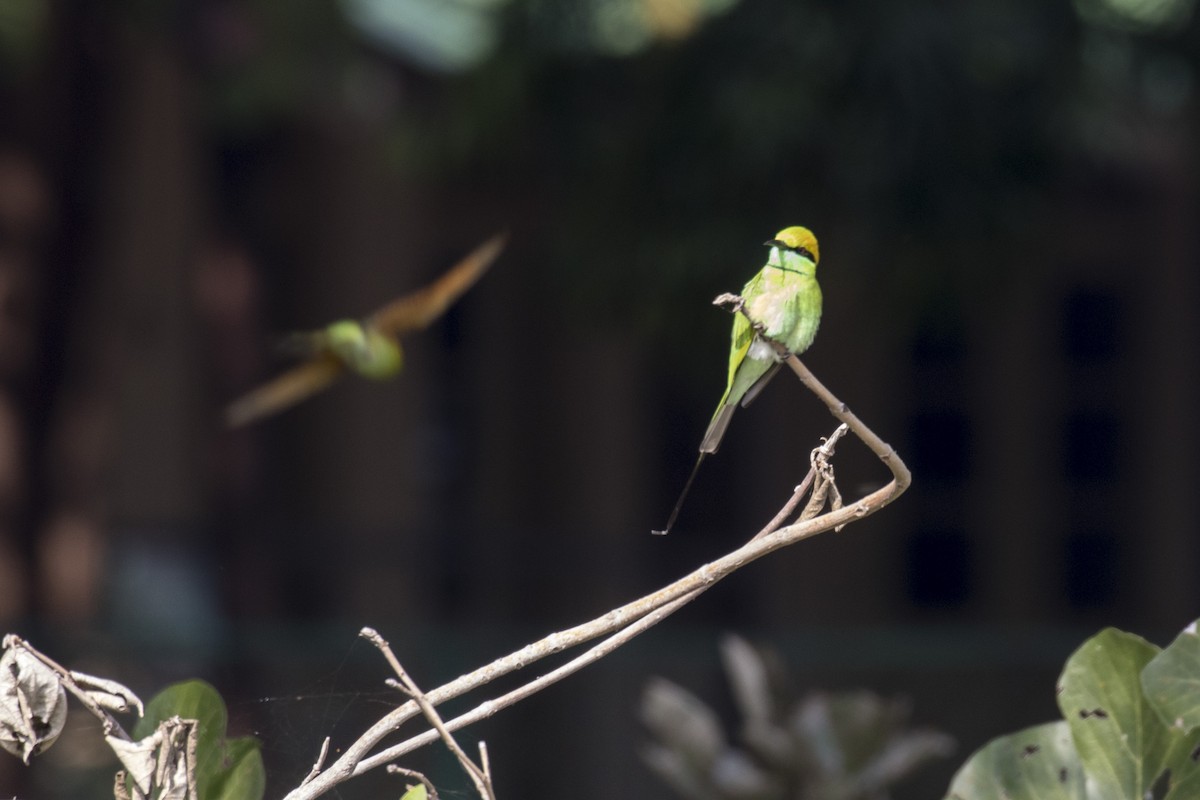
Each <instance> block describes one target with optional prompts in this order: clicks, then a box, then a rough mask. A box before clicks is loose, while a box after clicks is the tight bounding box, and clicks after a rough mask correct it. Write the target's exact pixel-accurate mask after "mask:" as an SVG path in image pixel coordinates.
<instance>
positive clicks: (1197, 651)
mask: <svg viewBox="0 0 1200 800" xmlns="http://www.w3.org/2000/svg"><path fill="white" fill-rule="evenodd" d="M1142 689H1143V690H1144V691H1145V693H1146V697H1147V699H1149V700H1150V705H1152V706H1154V710H1155V711H1157V712H1158V716H1159V717H1160V718H1161V719H1162V721H1163V724H1164V725H1168V726H1170V727H1173V728H1175V729H1177V730H1179V731H1182V732H1185V733H1186V732H1187V731H1190V730H1192V729H1193V728H1196V727H1200V634H1197V631H1196V623H1195V622H1193V623H1192V624H1191V625H1188V626H1187V627H1186V628H1184V629H1183V633H1181V634H1179V636H1178V637H1176V639H1175V641H1173V642H1171V644H1169V645H1167V649H1166V650H1163V651H1162V652H1161V653H1159V654H1158V655H1157V656H1156V657H1155V658H1154V660H1153V661H1151V662H1150V663H1149V664H1148V665H1146V669H1144V670H1143V671H1142Z"/></svg>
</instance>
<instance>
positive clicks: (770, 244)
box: [763, 239, 817, 263]
mask: <svg viewBox="0 0 1200 800" xmlns="http://www.w3.org/2000/svg"><path fill="white" fill-rule="evenodd" d="M763 244H765V245H766V246H767V247H778V248H779V249H780V250H790V251H792V252H793V253H796V254H798V255H802V256H804V257H805V258H807V259H808V260H809V261H812V262H814V263H815V262H816V260H817V259H816V258H815V257H814V256H813V254H812V253H811V252H809V250H808V249H806V248H804V247H792V246H791V245H790V244H788V243H787V242H784V241H781V240H779V239H772V240H771V241H769V242H763Z"/></svg>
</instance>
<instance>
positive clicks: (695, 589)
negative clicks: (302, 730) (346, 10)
mask: <svg viewBox="0 0 1200 800" xmlns="http://www.w3.org/2000/svg"><path fill="white" fill-rule="evenodd" d="M786 363H787V364H788V366H789V367H790V368H791V369H792V371H793V372H794V373H795V374H796V376H797V377H798V378H799V379H800V381H801V382H802V383H803V384H804V385H805V386H807V387H808V389H809V390H810V391H812V392H813V394H815V395H816V396H817V397H818V398H819V399H820V400H821V401H822V402H823V403H824V404H825V406H826V407H827V408H828V409H829V411H830V413H831V414H833V416H834V417H836V418H837V419H838V420H839V421H840V422H841V423H843V424H844V425H845V426H846V427H847V428H848V429H849V430H850V432H851V433H853V434H854V435H855V436H857V437H858V438H859V439H860V440H861V441H862V442H863V444H865V445H866V446H867V448H868V449H870V450H871V452H872V453H874V454H875V456H876V457H877V458H878V459H879V460H880V461H882V462H883V464H884V465H885V466H886V467H887V468H888V469H889V470H890V471H891V473H892V480H891V481H890V482H889V483H888V484H887V485H886V486H884V487H882V488H880V489H877V490H876V491H874V492H871V493H870V494H868V495H866V496H864V497H862V498H861V499H859V500H857V501H856V502H854V503H851V504H849V505H846V506H844V507H842V508H835V509H832V510H830V511H828V512H827V513H824V514H821V515H819V516H816V517H813V518H811V519H801V520H799V521H797V522H795V523H793V524H791V525H786V526H783V527H775V528H772V525H775V526H777V525H779V524H781V523H782V520H784V519H786V518H787V517H788V516H789V515H790V514H791V512H792V511H793V510H794V507H795V505H796V504H798V502H799V500H798V498H797V497H796V495H793V497H792V498H790V499H789V501H788V505H785V508H784V510H783V511H782V512H781V515H777V516H776V520H773V521H772V525H768V527H767V528H765V529H763V530H762V531H760V532H759V533H758V534H757V535H756V536H755V537H754V538H753V539H751V540H750V541H749V542H747V543H746V544H744V545H742V546H741V547H739V548H737V549H736V550H734V551H732V552H731V553H728V554H727V555H725V556H722V557H721V558H719V559H717V560H715V561H712V562H710V563H708V564H704V565H703V566H701V567H699V568H697V569H696V570H694V571H692V572H691V573H689V574H688V575H685V576H684V577H682V578H680V579H679V580H677V581H675V582H674V583H671V584H669V585H668V586H665V587H663V588H661V589H659V590H657V591H655V592H652V593H650V594H648V595H646V596H645V597H641V598H639V599H637V600H634V601H633V602H631V603H627V604H625V605H623V606H620V607H618V608H615V609H613V610H611V611H609V612H607V613H605V614H603V615H602V616H600V617H597V618H595V619H593V620H590V621H588V622H585V623H583V624H581V625H577V626H575V627H573V628H568V629H567V630H563V631H559V632H557V633H552V634H550V635H548V636H546V637H544V638H542V639H540V640H538V641H536V642H533V643H531V644H528V645H526V646H525V647H522V648H521V649H520V650H517V651H515V652H513V653H510V654H509V655H507V656H504V657H503V658H499V659H497V660H495V661H493V662H492V663H490V664H487V665H485V666H483V667H480V668H479V669H476V670H474V671H473V672H469V673H467V674H466V675H462V676H460V677H458V678H456V679H454V680H452V681H450V682H449V683H446V684H444V685H443V686H440V687H438V688H436V689H433V690H431V691H429V692H427V693H426V694H425V697H426V698H427V699H428V702H429V703H431V704H432V705H438V704H439V703H444V702H446V701H447V700H451V699H453V698H456V697H460V696H462V695H464V694H467V693H468V692H471V691H474V690H476V689H479V688H480V687H482V686H485V685H486V684H488V683H490V682H492V681H494V680H495V679H497V678H499V677H501V676H503V675H507V674H509V673H512V672H515V671H517V670H520V669H523V668H525V667H527V666H529V665H530V664H533V663H535V662H537V661H540V660H542V659H543V658H546V657H547V656H550V655H553V654H555V653H560V652H562V651H564V650H567V649H570V648H573V647H577V646H580V645H582V644H584V643H586V642H589V641H592V640H593V639H597V638H600V637H607V638H605V639H604V640H603V641H601V642H600V643H598V644H596V645H594V646H593V647H591V648H590V649H589V650H587V651H585V652H584V653H582V654H580V655H578V656H576V657H575V658H573V659H571V660H570V661H568V662H566V663H564V664H562V665H561V666H559V667H557V668H556V669H554V670H552V671H550V672H548V673H546V674H544V675H542V676H540V677H538V678H536V679H534V680H532V681H530V682H529V683H527V684H525V685H523V686H521V687H519V688H517V689H514V690H512V691H510V692H508V693H506V694H502V695H500V696H498V697H495V698H492V699H490V700H486V701H484V702H482V703H480V704H479V705H477V706H476V707H475V708H473V709H471V710H470V711H467V712H465V713H463V714H461V715H459V716H457V717H454V718H452V719H450V720H447V721H446V722H445V725H444V727H445V730H446V731H455V730H458V729H460V728H462V727H464V726H466V725H469V724H471V723H473V722H477V721H479V720H481V719H484V718H486V717H490V716H491V715H492V714H495V713H496V712H497V711H499V710H500V709H502V708H506V707H508V706H510V705H512V704H514V703H517V702H519V701H520V700H523V699H525V698H526V697H529V696H531V695H533V694H536V693H537V692H539V691H541V690H542V689H544V688H546V687H547V686H549V685H551V684H553V683H557V682H558V681H560V680H562V679H563V678H565V677H567V676H568V675H571V674H573V673H575V672H578V671H579V670H580V669H582V668H583V667H585V666H587V665H588V664H591V663H594V662H595V661H597V660H599V659H600V658H603V657H604V656H606V655H608V654H609V653H611V652H612V651H613V650H615V649H617V648H618V647H620V646H621V645H623V644H625V643H626V642H628V641H629V640H631V639H633V638H634V637H635V636H637V635H638V634H640V633H642V632H644V631H646V630H648V629H649V628H651V627H653V626H654V625H656V624H658V623H659V622H661V621H662V620H663V619H665V618H666V617H668V616H670V614H672V613H674V612H675V611H677V610H678V609H679V608H682V607H683V606H684V605H686V604H687V603H689V602H691V601H692V600H694V599H696V597H698V596H699V595H700V594H702V593H703V592H704V591H706V590H707V589H709V588H710V587H711V586H713V584H715V583H716V582H717V581H719V580H721V579H722V578H725V577H727V576H729V575H731V574H732V573H734V572H736V571H737V570H739V569H741V568H742V567H744V566H746V565H747V564H749V563H750V562H752V561H756V560H758V559H759V558H762V557H763V556H765V555H768V554H769V553H773V552H775V551H776V550H780V549H782V548H784V547H787V546H788V545H791V544H795V543H796V542H799V541H802V540H804V539H808V538H810V537H812V536H816V535H817V534H819V533H823V532H825V531H828V530H833V529H835V528H840V527H842V526H844V525H847V524H850V523H852V522H856V521H858V520H860V519H863V518H865V517H868V516H870V515H871V514H874V513H875V512H877V511H879V510H880V509H881V508H883V507H885V506H887V505H888V504H889V503H891V502H892V501H893V500H895V499H896V498H897V497H899V496H900V495H901V494H903V493H904V491H905V490H906V489H907V488H908V487H909V484H910V483H911V482H912V476H911V474H910V473H909V471H908V467H907V466H905V464H904V461H903V460H902V459H901V458H900V456H899V455H898V454H897V453H896V451H895V450H894V449H893V448H892V447H891V446H890V445H888V444H887V443H886V442H884V441H883V439H881V438H880V437H879V436H878V435H877V434H876V433H875V432H874V431H872V430H871V429H870V428H868V427H867V426H866V424H864V423H863V422H862V420H860V419H859V418H858V417H857V416H855V415H854V414H853V413H851V411H850V410H849V408H848V407H847V406H846V404H845V403H843V402H842V401H841V400H839V399H838V398H837V397H835V396H834V395H833V393H832V392H830V391H829V390H828V389H827V388H826V387H825V386H824V384H822V383H821V382H820V381H818V380H817V378H816V376H814V375H813V374H812V372H811V371H809V369H808V368H807V367H806V366H804V364H803V363H801V361H800V360H799V359H798V358H796V357H795V356H787V358H786ZM838 436H840V434H839V433H837V432H835V434H834V435H832V436H830V437H829V440H827V442H826V444H825V445H824V446H825V447H829V448H832V445H833V443H834V442H835V441H836V439H837V438H838ZM820 449H821V448H818V451H819V450H820ZM830 452H832V451H831V450H830ZM810 474H811V475H812V477H811V478H806V479H805V482H806V483H807V484H808V485H809V486H814V485H817V483H818V482H819V481H820V480H821V478H820V475H819V474H817V470H816V469H815V468H814V470H813V471H812V472H811V473H810ZM802 486H804V484H802ZM798 493H799V489H798ZM789 505H790V506H791V508H790V509H789V508H788V506H789ZM419 713H420V709H419V708H418V705H417V703H416V702H414V701H412V700H410V701H408V702H406V703H404V704H402V705H401V706H399V707H398V708H395V709H393V710H392V711H390V712H389V713H388V714H386V715H385V716H384V717H383V718H381V719H380V720H379V721H378V722H376V723H375V724H374V725H372V726H371V727H370V728H369V729H368V730H367V731H366V732H365V733H363V735H362V736H361V737H359V739H358V740H357V741H355V742H354V743H353V744H351V745H350V746H349V747H348V748H347V749H346V751H345V752H344V753H343V754H342V756H341V757H340V758H339V759H338V760H337V761H335V762H334V763H333V764H331V765H330V766H329V767H328V769H326V770H325V771H324V772H322V773H320V774H318V775H316V776H314V777H312V778H311V779H309V780H308V781H307V782H306V783H304V784H303V785H301V786H299V787H297V788H296V789H294V790H293V791H292V792H291V793H289V794H288V795H287V796H286V798H285V800H312V798H316V797H320V796H321V795H322V794H324V793H325V792H327V791H329V790H330V789H332V788H333V787H335V786H337V785H338V784H340V783H342V782H344V781H346V780H348V779H349V778H351V777H354V776H356V775H361V774H362V773H364V772H367V771H369V770H371V769H374V768H377V767H380V766H382V765H385V764H387V763H390V762H391V761H394V760H395V759H396V758H398V757H399V756H401V755H404V754H405V753H408V752H411V751H412V750H414V749H416V748H418V747H421V746H424V745H425V744H428V743H429V742H432V741H435V740H437V739H438V738H440V737H441V734H440V733H439V732H438V731H436V730H430V731H426V732H424V733H422V734H419V735H417V736H414V737H412V738H410V739H408V740H406V741H404V742H401V743H399V744H396V745H393V746H391V747H388V748H386V749H384V750H381V751H379V752H378V753H374V754H372V751H373V750H374V749H375V748H376V746H377V745H379V743H380V742H381V741H382V740H383V739H384V738H385V737H387V736H389V735H391V734H393V733H395V732H396V731H397V730H398V729H399V728H400V726H401V725H403V724H404V723H405V722H407V721H408V720H410V719H412V718H413V717H414V716H416V715H418V714H419Z"/></svg>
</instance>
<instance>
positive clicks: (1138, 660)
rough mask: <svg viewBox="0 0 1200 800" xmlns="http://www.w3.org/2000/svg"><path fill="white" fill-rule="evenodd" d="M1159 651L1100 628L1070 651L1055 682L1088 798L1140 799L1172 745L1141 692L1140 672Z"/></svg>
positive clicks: (1142, 641) (1131, 636)
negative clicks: (1087, 791)
mask: <svg viewBox="0 0 1200 800" xmlns="http://www.w3.org/2000/svg"><path fill="white" fill-rule="evenodd" d="M1158 652H1159V648H1157V647H1155V646H1154V645H1152V644H1150V643H1149V642H1147V641H1146V640H1145V639H1143V638H1141V637H1140V636H1135V635H1134V634H1131V633H1124V632H1123V631H1119V630H1116V629H1115V628H1105V629H1104V630H1102V631H1100V633H1098V634H1096V635H1095V636H1093V637H1092V638H1091V639H1088V640H1087V641H1086V642H1084V643H1083V645H1081V646H1080V648H1079V649H1078V650H1076V651H1075V652H1074V653H1073V654H1072V655H1071V657H1070V658H1069V659H1067V663H1066V666H1065V667H1064V669H1063V673H1062V677H1061V678H1059V695H1058V707H1059V709H1061V711H1062V713H1063V716H1064V717H1065V718H1066V720H1067V724H1068V725H1070V726H1071V735H1072V737H1073V738H1074V740H1075V747H1076V749H1077V750H1078V751H1079V757H1080V760H1081V761H1082V762H1083V767H1084V770H1085V771H1086V772H1087V774H1088V777H1089V779H1090V780H1089V789H1091V792H1090V793H1089V795H1088V797H1089V798H1091V797H1094V798H1097V800H1101V799H1103V800H1107V799H1108V798H1112V800H1128V799H1129V798H1136V797H1143V796H1144V795H1145V792H1146V790H1147V789H1149V788H1150V787H1151V786H1152V785H1153V784H1154V782H1155V780H1156V779H1157V778H1158V776H1159V775H1161V774H1162V771H1163V769H1164V768H1165V766H1166V763H1167V757H1168V755H1169V753H1170V750H1171V749H1172V747H1173V746H1174V745H1175V741H1174V739H1173V737H1172V736H1171V734H1170V731H1168V730H1167V728H1166V727H1165V726H1164V725H1163V724H1162V721H1161V720H1160V719H1159V718H1158V715H1157V714H1156V713H1155V712H1154V709H1153V708H1151V706H1150V704H1149V703H1148V702H1147V701H1146V698H1145V696H1144V695H1143V694H1142V684H1141V674H1142V670H1143V669H1144V668H1145V666H1146V665H1147V664H1149V663H1150V661H1151V659H1153V658H1154V656H1155V655H1156V654H1157V653H1158Z"/></svg>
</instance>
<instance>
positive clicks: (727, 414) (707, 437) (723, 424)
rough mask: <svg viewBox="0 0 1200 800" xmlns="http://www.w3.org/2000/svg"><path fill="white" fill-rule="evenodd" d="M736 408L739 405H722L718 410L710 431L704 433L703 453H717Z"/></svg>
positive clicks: (710, 425) (701, 448)
mask: <svg viewBox="0 0 1200 800" xmlns="http://www.w3.org/2000/svg"><path fill="white" fill-rule="evenodd" d="M735 408H737V403H722V404H721V407H720V408H718V409H717V413H716V414H714V415H713V418H712V422H710V423H709V424H708V430H707V431H705V433H704V440H703V441H701V442H700V452H701V453H715V452H717V448H718V447H720V446H721V440H722V439H723V438H725V429H726V428H728V427H729V420H730V418H732V417H733V410H734V409H735Z"/></svg>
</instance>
